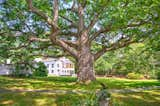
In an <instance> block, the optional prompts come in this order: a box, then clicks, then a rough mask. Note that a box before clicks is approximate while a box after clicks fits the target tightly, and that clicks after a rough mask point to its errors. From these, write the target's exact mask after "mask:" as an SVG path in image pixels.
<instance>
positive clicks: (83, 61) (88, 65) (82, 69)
mask: <svg viewBox="0 0 160 106" xmlns="http://www.w3.org/2000/svg"><path fill="white" fill-rule="evenodd" d="M77 62H78V64H77V65H78V66H77V67H78V76H77V77H78V81H79V82H83V83H84V82H87V81H89V82H90V81H93V80H95V79H96V78H95V73H94V56H93V55H92V54H91V52H90V50H89V48H88V47H86V46H85V47H83V48H82V50H81V51H80V53H79V57H78V60H77Z"/></svg>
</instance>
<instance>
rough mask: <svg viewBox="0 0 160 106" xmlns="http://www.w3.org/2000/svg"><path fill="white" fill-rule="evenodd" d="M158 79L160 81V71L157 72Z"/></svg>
mask: <svg viewBox="0 0 160 106" xmlns="http://www.w3.org/2000/svg"><path fill="white" fill-rule="evenodd" d="M157 79H158V80H160V71H158V72H157Z"/></svg>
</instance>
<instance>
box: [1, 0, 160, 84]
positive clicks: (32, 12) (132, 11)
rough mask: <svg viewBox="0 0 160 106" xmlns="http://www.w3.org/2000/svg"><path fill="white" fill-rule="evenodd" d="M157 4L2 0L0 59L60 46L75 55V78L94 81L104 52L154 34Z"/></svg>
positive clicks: (150, 0) (146, 0)
mask: <svg viewBox="0 0 160 106" xmlns="http://www.w3.org/2000/svg"><path fill="white" fill-rule="evenodd" d="M159 7H160V2H159V0H2V2H1V7H0V15H1V16H0V19H1V20H0V23H1V25H0V27H1V30H0V35H1V36H0V43H1V46H0V48H1V50H0V52H1V58H11V57H12V58H13V60H15V59H20V60H22V58H23V59H24V58H25V59H26V58H29V57H34V56H54V53H55V51H56V52H57V51H58V50H60V51H63V52H61V53H60V54H61V55H63V54H65V55H67V56H68V55H69V56H71V57H73V58H74V59H75V61H76V65H77V69H78V80H79V81H82V82H85V81H88V80H95V74H94V69H93V65H94V61H96V60H97V59H98V58H99V57H100V56H102V55H103V54H104V53H106V52H108V51H112V50H116V49H118V48H122V47H125V46H127V45H129V44H132V43H135V42H142V41H144V40H145V38H147V37H149V36H156V35H159V28H160V26H159V24H160V23H159V22H160V19H159V13H160V10H159ZM60 51H58V52H60ZM52 53H53V54H52ZM17 56H18V57H19V58H16V57H17ZM21 57H22V58H21Z"/></svg>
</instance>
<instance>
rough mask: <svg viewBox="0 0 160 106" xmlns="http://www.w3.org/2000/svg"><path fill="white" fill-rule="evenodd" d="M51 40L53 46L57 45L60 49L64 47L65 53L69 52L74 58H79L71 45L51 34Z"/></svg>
mask: <svg viewBox="0 0 160 106" xmlns="http://www.w3.org/2000/svg"><path fill="white" fill-rule="evenodd" d="M50 39H51V41H52V43H53V44H56V45H58V46H60V47H62V48H63V49H64V50H65V51H67V52H69V53H70V54H71V55H72V56H74V57H75V58H77V55H78V53H77V51H76V50H75V48H73V47H71V46H70V45H68V44H67V43H66V42H65V41H63V40H61V39H58V38H57V37H56V36H55V34H54V33H53V34H51V35H50Z"/></svg>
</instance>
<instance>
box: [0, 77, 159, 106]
mask: <svg viewBox="0 0 160 106" xmlns="http://www.w3.org/2000/svg"><path fill="white" fill-rule="evenodd" d="M97 80H98V81H99V82H103V83H105V84H106V85H107V86H108V88H109V89H124V88H128V89H129V88H137V87H148V86H160V82H159V81H157V80H128V79H117V78H115V79H114V78H98V79H97ZM99 88H100V85H99V84H98V82H97V81H96V82H92V83H90V84H89V85H85V84H77V83H76V78H73V77H47V78H37V77H36V78H11V77H2V76H0V89H1V90H2V91H0V106H1V105H2V106H78V105H77V104H81V102H82V101H85V102H89V101H90V97H91V96H92V95H88V94H84V93H83V94H82V93H60V94H58V93H51V92H48V93H47V92H3V90H8V91H11V90H14V89H19V90H31V89H32V90H37V89H41V90H81V91H83V90H88V91H91V92H92V91H93V92H94V90H95V89H99ZM111 97H112V104H113V106H160V90H146V91H143V92H138V93H112V94H111ZM79 106H81V105H79ZM86 106H88V105H86Z"/></svg>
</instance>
